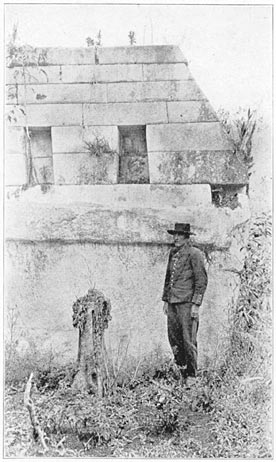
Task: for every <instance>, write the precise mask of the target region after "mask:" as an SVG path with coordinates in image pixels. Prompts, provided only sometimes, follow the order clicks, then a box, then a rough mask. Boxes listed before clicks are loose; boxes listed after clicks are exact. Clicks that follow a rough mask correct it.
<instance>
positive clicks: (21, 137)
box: [5, 126, 26, 154]
mask: <svg viewBox="0 0 276 462" xmlns="http://www.w3.org/2000/svg"><path fill="white" fill-rule="evenodd" d="M25 150H26V141H25V130H24V128H22V127H10V126H6V130H5V153H6V154H24V153H25Z"/></svg>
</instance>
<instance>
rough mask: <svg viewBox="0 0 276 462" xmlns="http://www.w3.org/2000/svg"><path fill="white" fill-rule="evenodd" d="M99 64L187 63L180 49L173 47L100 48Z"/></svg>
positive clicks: (98, 53)
mask: <svg viewBox="0 0 276 462" xmlns="http://www.w3.org/2000/svg"><path fill="white" fill-rule="evenodd" d="M97 55H98V60H99V64H113V63H114V64H118V63H119V64H122V63H178V62H180V63H183V62H184V63H185V62H186V59H185V58H184V56H183V54H182V52H181V51H180V49H179V47H177V46H173V45H156V46H128V47H110V48H105V47H103V48H99V49H98V52H97Z"/></svg>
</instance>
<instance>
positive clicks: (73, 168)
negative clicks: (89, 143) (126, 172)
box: [53, 153, 119, 184]
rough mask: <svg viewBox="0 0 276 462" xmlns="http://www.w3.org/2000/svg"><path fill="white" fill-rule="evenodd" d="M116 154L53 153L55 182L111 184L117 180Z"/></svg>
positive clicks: (117, 160)
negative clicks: (97, 155) (98, 155)
mask: <svg viewBox="0 0 276 462" xmlns="http://www.w3.org/2000/svg"><path fill="white" fill-rule="evenodd" d="M118 163H119V156H118V155H117V154H113V155H112V154H104V155H102V156H100V157H96V156H91V155H90V154H89V153H80V154H78V153H75V154H69V153H68V154H54V155H53V165H54V177H55V184H112V183H117V180H118Z"/></svg>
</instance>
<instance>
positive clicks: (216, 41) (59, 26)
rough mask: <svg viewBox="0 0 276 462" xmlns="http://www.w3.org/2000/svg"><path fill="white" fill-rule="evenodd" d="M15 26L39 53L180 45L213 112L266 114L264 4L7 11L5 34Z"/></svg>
mask: <svg viewBox="0 0 276 462" xmlns="http://www.w3.org/2000/svg"><path fill="white" fill-rule="evenodd" d="M15 23H17V24H18V31H19V37H20V39H21V41H22V42H24V43H29V44H31V45H33V46H42V47H51V46H53V47H56V46H62V47H80V46H86V40H85V39H86V37H88V36H90V37H92V38H93V37H95V36H96V35H97V32H98V30H99V29H100V30H101V33H102V44H103V46H127V45H129V39H128V33H129V31H130V30H133V31H135V34H136V44H137V45H162V44H174V45H178V46H179V47H180V48H181V50H182V52H183V54H184V56H185V57H186V58H187V60H188V62H189V68H190V70H191V72H192V74H193V76H194V77H195V79H196V81H197V82H198V84H199V86H200V87H201V89H202V90H203V92H204V93H205V95H206V96H207V97H208V99H209V100H210V102H211V104H212V105H213V106H214V108H215V109H216V110H217V109H219V108H220V107H222V108H224V109H225V110H226V111H230V112H231V113H234V112H236V111H237V110H238V108H239V107H242V108H247V107H251V108H253V109H257V111H259V114H260V116H264V117H266V116H268V117H269V114H270V110H271V100H272V96H271V86H272V85H271V81H272V9H271V6H265V5H253V4H252V5H220V4H217V5H207V4H206V5H185V4H182V5H169V4H163V5H152V4H151V5H146V4H140V5H135V4H128V5H122V4H121V5H119V4H110V5H107V4H101V5H100V4H98V5H95V4H49V3H48V4H45V3H41V4H6V5H5V33H6V37H8V36H9V34H10V33H11V31H12V27H13V24H15Z"/></svg>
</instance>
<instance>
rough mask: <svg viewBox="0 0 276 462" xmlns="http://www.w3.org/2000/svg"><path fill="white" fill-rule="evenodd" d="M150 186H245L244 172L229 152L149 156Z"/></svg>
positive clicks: (192, 152)
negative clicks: (195, 184) (152, 184)
mask: <svg viewBox="0 0 276 462" xmlns="http://www.w3.org/2000/svg"><path fill="white" fill-rule="evenodd" d="M148 156H149V170H150V182H151V183H158V184H192V183H210V184H246V183H248V176H247V169H246V167H245V166H244V165H242V164H241V162H240V161H239V159H238V158H237V156H236V154H234V153H233V152H232V151H183V152H149V154H148Z"/></svg>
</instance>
